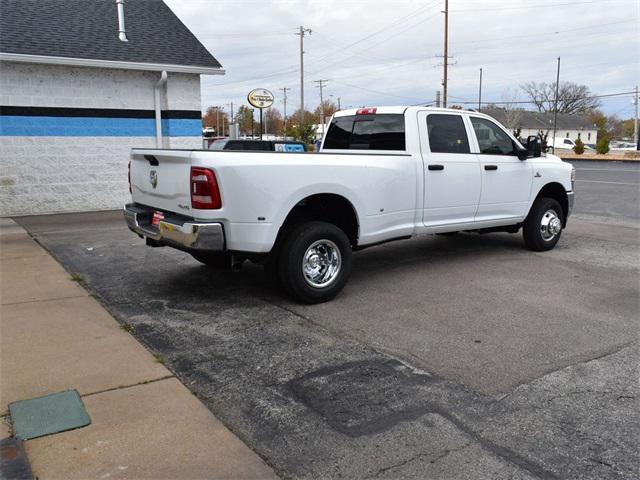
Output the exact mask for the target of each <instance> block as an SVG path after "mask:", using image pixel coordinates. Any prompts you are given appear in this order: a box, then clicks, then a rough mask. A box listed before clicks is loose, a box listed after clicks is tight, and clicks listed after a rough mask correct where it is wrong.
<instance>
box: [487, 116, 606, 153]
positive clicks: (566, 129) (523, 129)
mask: <svg viewBox="0 0 640 480" xmlns="http://www.w3.org/2000/svg"><path fill="white" fill-rule="evenodd" d="M482 113H486V114H487V115H491V116H492V117H493V118H495V119H496V120H498V121H499V122H500V123H502V124H503V125H504V126H505V127H507V128H509V129H510V130H512V131H513V130H516V129H520V137H521V138H527V137H528V136H529V135H537V134H538V133H539V132H543V133H545V134H548V138H549V144H551V138H552V137H553V113H552V112H529V111H526V110H505V109H502V108H483V109H482ZM555 138H556V139H558V140H559V139H563V138H567V139H569V140H572V141H573V142H575V141H576V140H577V139H578V138H579V139H580V140H582V142H583V143H593V144H595V143H596V142H597V141H598V128H597V127H596V126H595V125H594V124H593V123H591V122H590V121H589V119H588V118H587V116H586V115H580V114H574V115H569V114H566V113H559V114H558V120H557V128H556V137H555Z"/></svg>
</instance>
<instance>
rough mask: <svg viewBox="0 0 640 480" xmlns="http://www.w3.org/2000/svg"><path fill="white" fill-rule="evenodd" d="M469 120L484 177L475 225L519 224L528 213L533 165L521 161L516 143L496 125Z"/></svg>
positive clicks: (474, 118) (483, 121)
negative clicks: (487, 222) (485, 223)
mask: <svg viewBox="0 0 640 480" xmlns="http://www.w3.org/2000/svg"><path fill="white" fill-rule="evenodd" d="M469 119H470V120H471V125H472V126H473V131H474V135H475V141H476V142H477V144H476V145H475V146H474V150H475V151H476V152H477V157H478V160H479V162H480V174H481V177H482V195H481V196H480V205H479V206H478V213H477V214H476V222H483V221H495V220H499V221H502V220H510V219H513V220H514V222H518V221H520V220H521V219H522V218H523V217H524V216H525V214H526V211H527V206H528V204H529V197H530V195H531V184H532V181H533V179H532V173H531V171H532V170H531V163H530V162H528V161H526V160H520V159H519V158H518V156H517V148H519V147H518V146H517V145H516V142H515V140H513V138H511V136H509V134H508V133H507V132H506V131H504V130H503V129H502V128H501V127H500V126H498V125H497V124H496V123H494V122H493V121H491V120H489V119H487V118H483V117H476V116H473V115H471V116H470V117H469Z"/></svg>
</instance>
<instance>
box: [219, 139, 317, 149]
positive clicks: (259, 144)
mask: <svg viewBox="0 0 640 480" xmlns="http://www.w3.org/2000/svg"><path fill="white" fill-rule="evenodd" d="M210 150H250V151H262V152H306V151H307V146H306V145H305V144H304V143H303V142H293V141H291V142H290V141H287V140H230V139H225V140H218V141H217V142H213V144H211V147H210Z"/></svg>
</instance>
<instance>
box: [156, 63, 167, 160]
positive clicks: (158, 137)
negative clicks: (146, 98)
mask: <svg viewBox="0 0 640 480" xmlns="http://www.w3.org/2000/svg"><path fill="white" fill-rule="evenodd" d="M166 83H167V72H166V71H165V70H163V71H162V75H160V80H158V83H156V85H155V87H153V105H154V107H155V110H156V148H162V109H161V108H160V89H161V88H162V87H163V86H164V85H165V84H166Z"/></svg>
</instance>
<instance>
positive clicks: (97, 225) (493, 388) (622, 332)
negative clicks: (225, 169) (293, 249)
mask: <svg viewBox="0 0 640 480" xmlns="http://www.w3.org/2000/svg"><path fill="white" fill-rule="evenodd" d="M577 165H578V167H577V168H578V182H577V187H576V190H577V198H576V210H575V213H576V215H575V217H574V218H572V219H570V221H569V226H568V229H567V230H566V231H565V232H564V234H563V237H562V239H561V240H560V243H559V244H558V246H557V247H556V249H555V250H553V251H551V252H547V253H533V252H529V251H527V250H525V249H524V248H523V245H522V238H521V235H509V234H488V235H482V236H480V235H475V234H463V235H458V236H456V237H442V236H428V237H423V238H417V239H412V240H408V241H402V242H396V243H390V244H386V245H382V246H379V247H375V248H371V249H367V250H364V251H362V252H359V253H357V254H356V255H355V256H354V274H353V276H352V278H351V280H350V282H349V284H348V285H347V287H346V288H345V290H344V292H343V293H342V294H341V295H340V296H339V297H338V298H337V299H336V300H334V301H333V302H330V303H326V304H322V305H315V306H303V305H298V304H295V303H292V302H290V301H289V300H288V299H287V298H285V297H284V296H283V295H282V294H281V293H280V292H279V291H278V290H277V289H276V288H275V287H273V286H272V285H270V284H269V283H268V281H267V278H266V277H265V276H264V274H263V272H262V268H261V267H258V266H254V265H251V264H247V265H246V267H245V268H244V269H243V270H242V271H241V272H239V273H231V272H217V271H213V270H210V269H208V268H207V267H204V266H202V265H201V264H199V263H198V262H196V261H195V260H193V259H192V258H191V257H190V256H189V255H187V254H184V253H181V252H178V251H174V250H170V249H167V248H161V249H151V248H148V247H146V246H144V242H143V241H142V240H140V239H138V238H137V237H136V236H135V235H133V234H132V233H131V232H129V231H128V230H127V228H126V227H125V225H124V222H123V220H122V217H121V214H120V212H101V213H89V214H73V215H56V216H47V217H23V218H18V219H16V221H18V222H19V223H21V224H22V225H23V226H24V227H25V228H27V230H29V231H30V232H31V234H32V235H33V236H34V237H35V238H36V239H37V240H38V241H39V242H41V243H42V244H43V245H44V246H45V247H46V248H47V249H49V251H50V252H52V253H53V254H54V255H55V256H56V258H58V260H59V261H60V262H61V263H62V264H63V265H64V266H65V267H66V268H67V270H68V271H69V272H70V273H74V274H76V275H77V278H79V279H81V281H82V282H84V283H85V284H86V286H87V288H89V290H90V291H92V292H93V293H94V294H95V295H96V296H97V297H98V298H99V299H100V301H101V302H102V303H103V305H105V306H106V308H108V309H109V310H110V311H111V312H112V313H113V315H114V316H115V317H116V318H117V319H118V320H119V321H120V322H122V323H123V324H126V325H128V326H130V327H131V328H130V330H131V332H132V334H133V335H134V336H135V337H136V338H138V339H139V340H140V341H141V342H143V343H144V344H145V345H146V346H147V347H148V348H149V349H150V350H151V351H153V352H154V353H155V354H157V355H159V356H160V357H161V358H163V359H164V361H165V362H166V364H167V365H168V367H169V368H170V369H171V370H173V371H174V372H175V373H176V375H177V376H178V377H179V378H180V379H181V380H182V382H183V383H184V384H185V385H186V386H187V387H188V388H189V389H190V390H191V391H192V392H193V393H194V394H195V395H197V396H198V398H200V399H201V401H202V402H203V403H204V404H205V405H206V406H207V407H208V408H209V409H210V410H211V411H212V412H213V413H214V414H215V415H216V416H217V417H218V418H219V419H221V420H222V421H223V422H224V423H225V424H226V425H227V426H228V427H229V428H230V429H231V430H232V431H233V432H234V433H235V434H237V435H238V436H239V437H240V438H241V439H242V440H244V441H245V442H246V443H247V445H249V446H250V447H251V448H252V449H253V450H254V451H256V452H257V453H258V454H259V455H260V456H261V457H262V458H264V459H265V460H266V461H267V462H268V463H269V464H270V465H271V466H273V467H274V469H275V470H276V471H277V472H278V474H280V475H281V476H282V477H285V478H301V477H308V478H320V477H324V478H326V477H332V478H334V477H345V478H373V477H379V478H593V479H605V478H611V479H614V478H638V476H639V475H640V470H639V460H640V459H639V457H638V438H639V435H640V413H639V412H640V410H639V408H638V406H639V404H638V389H639V388H638V375H639V371H638V360H639V358H640V356H639V349H638V333H639V328H638V327H639V325H638V318H639V317H640V311H639V310H640V307H639V305H640V292H639V290H640V289H639V271H638V270H639V268H640V254H639V251H640V250H639V248H638V247H639V244H640V222H639V220H640V213H639V198H638V191H639V189H640V182H639V179H640V169H639V168H638V167H640V165H638V164H629V163H612V164H608V163H604V162H580V163H579V164H577ZM150 441H152V439H150Z"/></svg>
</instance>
